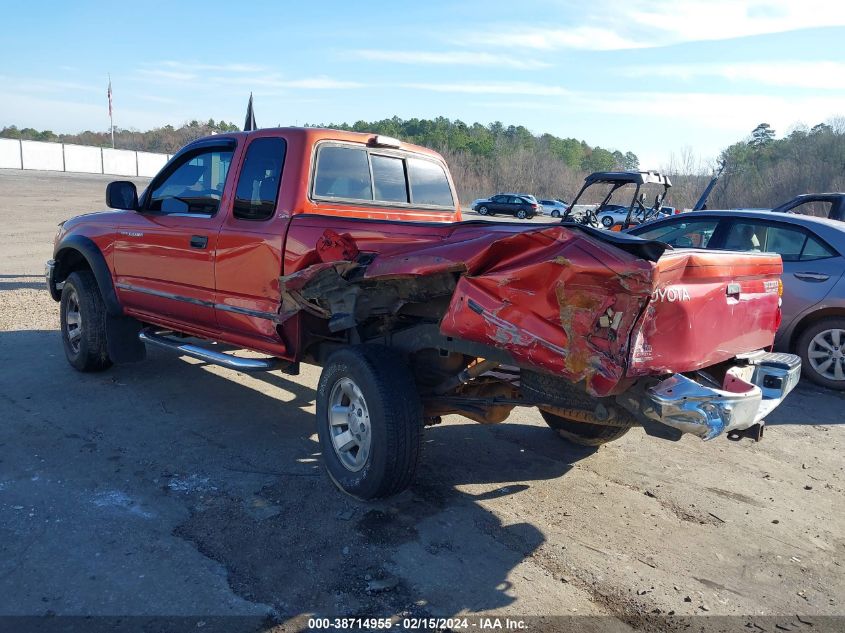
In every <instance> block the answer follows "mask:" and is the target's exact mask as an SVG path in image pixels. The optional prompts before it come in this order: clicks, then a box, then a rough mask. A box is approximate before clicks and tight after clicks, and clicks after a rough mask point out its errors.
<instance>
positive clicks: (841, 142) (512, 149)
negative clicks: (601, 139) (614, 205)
mask: <svg viewBox="0 0 845 633" xmlns="http://www.w3.org/2000/svg"><path fill="white" fill-rule="evenodd" d="M306 125H309V124H306ZM321 127H323V126H321ZM325 127H332V128H337V129H342V130H351V131H358V132H374V133H376V134H384V135H387V136H393V137H396V138H399V139H401V140H403V141H407V142H411V143H416V144H419V145H424V146H426V147H431V148H433V149H435V150H437V151H439V152H440V153H441V154H443V156H444V157H445V158H446V160H447V162H448V163H449V167H450V169H451V171H452V176H453V178H454V180H455V184H456V185H457V187H458V194H459V196H460V199H461V200H462V201H463V202H464V203H468V202H470V201H472V200H473V199H474V198H479V197H483V196H488V195H491V194H493V193H495V192H500V191H518V192H523V193H533V194H535V195H537V196H540V197H544V198H545V197H548V198H552V197H554V198H563V199H566V200H569V199H571V197H572V196H573V195H574V194H575V192H576V191H577V190H578V189H579V188H580V186H581V183H582V182H583V179H584V176H585V175H587V174H588V173H591V172H593V171H608V170H616V169H638V168H639V160H638V158H637V156H636V154H634V153H633V152H630V151H627V152H624V153H623V152H621V151H619V150H609V149H604V148H601V147H595V146H590V145H588V144H587V143H586V142H585V141H583V140H578V139H575V138H560V137H557V136H554V135H552V134H539V135H535V134H532V133H531V132H530V131H529V130H528V129H527V128H525V127H523V126H521V125H519V126H514V125H509V126H505V125H504V124H503V123H500V122H498V121H497V122H494V123H491V124H489V125H483V124H481V123H473V124H466V123H464V122H463V121H460V120H455V121H452V120H450V119H447V118H444V117H438V118H436V119H416V118H414V119H401V118H399V117H393V118H390V119H382V120H380V121H358V122H356V123H354V124H347V123H339V124H338V123H334V124H328V125H326V126H325ZM238 130H239V128H238V126H237V125H235V124H234V123H227V122H226V121H215V120H214V119H209V120H208V121H206V122H198V121H190V122H188V123H185V124H184V125H182V126H180V127H173V126H171V125H166V126H164V127H159V128H155V129H152V130H148V131H146V132H141V131H137V130H128V129H116V130H115V147H117V148H120V149H133V150H140V151H149V152H164V153H174V152H176V151H177V150H178V149H179V148H180V147H182V146H183V145H185V144H186V143H189V142H190V141H193V140H195V139H197V138H200V137H203V136H208V135H209V134H211V133H212V132H215V133H219V132H231V131H238ZM0 137H5V138H20V139H25V140H37V141H57V142H64V143H78V144H80V145H95V146H101V147H110V146H111V136H110V134H109V133H108V132H91V131H86V132H81V133H79V134H55V133H53V132H51V131H50V130H43V131H39V130H35V129H33V128H23V129H18V128H17V127H15V126H8V127H4V128H2V129H0ZM717 162H718V163H723V164H724V165H725V168H724V170H723V174H722V177H721V178H720V180H719V182H718V183H717V185H716V186H715V187H714V189H713V191H712V193H711V195H710V199H709V202H708V207H709V208H711V209H716V208H736V207H772V206H775V205H776V204H779V203H781V202H783V201H785V200H788V199H789V198H792V197H793V196H795V195H797V194H799V193H810V192H822V191H845V118H835V119H831V120H830V121H827V122H825V123H820V124H818V125H815V126H813V127H805V126H796V127H794V128H793V129H792V130H790V131H789V133H788V134H786V135H785V136H783V137H782V138H778V136H777V133H776V131H775V130H773V129H772V127H771V126H770V125H769V124H767V123H761V124H760V125H758V126H757V127H756V128H755V129H754V130H753V131H752V132H751V133H750V134H749V136H748V137H746V138H744V139H742V140H740V141H737V142H736V143H734V144H733V145H731V146H729V147H727V148H725V149H724V150H723V151H722V152H721V154H720V155H719V157H718V160H717ZM715 167H716V164H715V163H707V162H704V161H702V160H701V159H700V158H698V157H697V156H696V154H695V152H694V151H693V150H692V149H691V148H687V149H685V150H683V151H681V152H680V154H676V155H673V156H672V157H671V159H670V161H669V163H668V164H667V165H664V166H663V167H662V171H663V172H665V173H667V174H669V176H670V177H671V178H672V182H673V184H674V185H675V186H674V187H673V189H672V191H671V192H670V194H669V198H668V199H667V204H670V205H673V206H676V207H679V208H690V207H692V206H693V205H694V204H695V202H696V200H697V199H698V197H699V196H700V195H701V192H702V191H703V190H704V188H705V187H706V185H707V183H708V182H709V180H710V174H711V172H712V171H713V170H714V169H715Z"/></svg>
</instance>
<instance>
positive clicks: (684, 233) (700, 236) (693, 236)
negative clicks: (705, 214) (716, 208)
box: [636, 218, 719, 248]
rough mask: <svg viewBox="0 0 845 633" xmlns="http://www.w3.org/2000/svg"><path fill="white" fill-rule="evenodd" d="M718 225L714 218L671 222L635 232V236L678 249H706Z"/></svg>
mask: <svg viewBox="0 0 845 633" xmlns="http://www.w3.org/2000/svg"><path fill="white" fill-rule="evenodd" d="M718 223H719V221H718V220H717V219H715V218H708V219H700V220H686V221H684V222H671V223H668V224H664V225H663V226H658V227H655V228H653V229H651V230H648V231H642V232H640V231H637V233H636V235H637V237H642V238H644V239H647V240H659V241H661V242H665V243H666V244H669V245H670V246H675V247H678V248H707V244H708V243H709V242H710V238H712V237H713V233H714V231H715V230H716V225H717V224H718Z"/></svg>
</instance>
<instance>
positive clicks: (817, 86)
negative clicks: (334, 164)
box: [0, 0, 845, 167]
mask: <svg viewBox="0 0 845 633" xmlns="http://www.w3.org/2000/svg"><path fill="white" fill-rule="evenodd" d="M0 60H2V61H0V126H3V125H11V124H15V125H17V126H19V127H26V126H29V127H35V128H39V129H52V130H53V131H56V132H76V131H80V130H83V129H96V130H106V129H108V115H107V102H106V86H107V74H108V73H111V77H112V86H113V91H114V109H115V124H116V125H117V126H119V127H124V128H138V129H147V128H149V127H153V126H160V125H164V124H167V123H170V124H174V125H178V124H180V123H182V122H184V121H189V120H191V119H198V120H207V119H209V118H214V119H225V120H227V121H234V122H236V123H237V124H239V125H241V124H242V123H243V117H244V111H245V107H246V101H247V97H248V96H249V93H250V91H252V92H253V93H254V95H255V110H256V118H257V120H258V123H259V125H263V126H275V125H278V124H281V125H294V124H300V125H301V124H303V123H306V122H308V123H329V122H354V121H356V120H360V119H364V120H373V119H380V118H384V117H390V116H393V115H398V116H400V117H402V118H410V117H428V118H433V117H436V116H446V117H449V118H453V119H454V118H460V119H462V120H463V121H465V122H475V121H480V122H482V123H489V122H491V121H495V120H499V121H502V122H503V123H505V124H516V125H519V124H522V125H525V126H526V127H528V128H529V129H530V130H532V131H533V132H536V133H541V132H551V133H553V134H556V135H559V136H573V137H576V138H579V139H584V140H586V141H587V142H588V143H590V144H594V145H600V146H602V147H605V148H608V149H620V150H622V151H626V150H631V151H634V152H635V153H636V154H638V155H639V156H640V158H641V162H642V166H643V167H661V166H665V165H666V163H667V161H668V159H669V156H670V155H671V154H673V153H674V154H675V156H676V157H678V156H680V155H681V154H682V153H683V151H684V149H685V148H691V149H692V151H693V152H694V153H695V154H696V155H697V156H698V157H700V158H704V159H706V158H711V157H713V156H715V155H716V154H717V153H718V151H719V150H720V149H722V148H723V147H725V146H726V145H728V144H730V143H732V142H734V141H736V140H738V139H740V138H742V137H744V136H745V135H747V134H748V133H749V132H750V131H751V129H753V128H754V127H755V126H756V125H757V124H758V123H760V122H764V121H765V122H768V123H770V124H771V125H772V126H773V127H774V128H775V129H776V131H777V132H778V134H779V135H780V134H784V133H786V132H788V131H789V129H790V128H791V126H793V125H795V124H806V125H810V126H812V125H814V124H816V123H819V122H821V121H823V120H826V119H828V118H830V117H834V116H842V115H845V11H842V4H841V0H801V1H800V2H799V1H797V0H783V1H781V0H778V1H769V2H758V1H748V0H732V1H727V2H726V1H723V0H709V1H707V0H705V1H688V0H623V1H617V2H609V1H607V0H592V1H591V2H589V3H585V2H559V1H558V2H553V1H551V0H545V1H544V0H521V1H519V2H513V1H510V2H495V1H493V0H486V1H475V0H472V1H467V2H458V1H455V2H448V1H447V2H437V1H431V0H430V1H428V2H419V3H412V2H395V1H393V2H384V1H381V0H379V1H372V2H364V1H362V2H349V1H348V0H347V1H345V2H337V1H334V0H321V1H319V2H307V3H303V2H284V3H283V2H249V3H235V2H231V0H229V1H225V2H217V1H215V0H204V1H203V2H194V1H187V0H186V1H181V0H180V1H177V0H169V1H168V2H144V3H122V2H101V3H98V2H73V3H71V2H65V3H59V2H38V1H33V0H30V1H27V2H18V3H14V4H13V3H7V4H6V5H5V6H4V9H3V28H2V32H0Z"/></svg>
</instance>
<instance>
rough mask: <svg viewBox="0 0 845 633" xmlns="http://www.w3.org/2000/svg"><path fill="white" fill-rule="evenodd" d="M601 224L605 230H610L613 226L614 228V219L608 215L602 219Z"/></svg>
mask: <svg viewBox="0 0 845 633" xmlns="http://www.w3.org/2000/svg"><path fill="white" fill-rule="evenodd" d="M601 223H602V226H604V228H606V229H609V228H610V227H611V226H613V218H612V217H610V216H609V215H606V216H604V217H603V218H602V219H601Z"/></svg>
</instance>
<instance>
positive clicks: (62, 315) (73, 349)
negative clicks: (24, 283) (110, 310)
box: [59, 270, 111, 371]
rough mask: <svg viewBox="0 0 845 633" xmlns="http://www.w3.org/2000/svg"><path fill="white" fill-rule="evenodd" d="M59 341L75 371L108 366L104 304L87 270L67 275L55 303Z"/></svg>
mask: <svg viewBox="0 0 845 633" xmlns="http://www.w3.org/2000/svg"><path fill="white" fill-rule="evenodd" d="M59 305H60V307H59V320H60V324H61V332H62V344H63V346H64V349H65V356H66V357H67V360H68V362H69V363H70V364H71V365H72V366H73V367H75V368H76V369H78V370H79V371H100V370H103V369H106V368H107V367H110V366H111V359H110V358H109V353H108V346H107V344H106V306H105V304H104V303H103V297H102V296H101V295H100V288H99V286H98V285H97V281H96V279H95V278H94V274H93V273H92V272H91V271H90V270H80V271H76V272H73V273H71V274H70V275H68V278H67V279H66V280H65V285H64V287H63V288H62V299H61V303H60V304H59Z"/></svg>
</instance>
